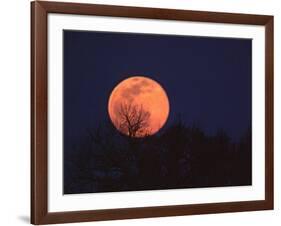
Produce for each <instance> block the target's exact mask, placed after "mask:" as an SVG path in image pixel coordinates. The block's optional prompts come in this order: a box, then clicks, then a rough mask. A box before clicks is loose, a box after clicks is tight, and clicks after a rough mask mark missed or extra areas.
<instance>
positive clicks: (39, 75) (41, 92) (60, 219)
mask: <svg viewBox="0 0 281 226" xmlns="http://www.w3.org/2000/svg"><path fill="white" fill-rule="evenodd" d="M48 13H63V14H80V15H98V16H115V17H130V18H148V19H163V20H178V21H199V22H213V23H229V24H249V25H262V26H265V92H266V93H265V94H266V96H265V108H266V110H265V129H266V133H265V200H257V201H243V202H227V203H210V204H192V205H176V206H161V207H141V208H125V209H108V210H90V211H71V212H56V213H53V212H51V213H50V212H48V186H47V185H48V180H47V178H48V174H47V172H48V171H47V165H48V164H47V156H48V142H47V140H48V135H47V134H48V133H47V131H48V126H47V124H48V115H47V114H48V94H47V90H48V88H47V86H48V83H47V78H48V73H47V64H48V62H47V48H48V47H47V24H48V21H47V15H48ZM31 131H32V132H31V223H32V224H52V223H66V222H83V221H98V220H114V219H129V218H144V217H161V216H179V215H190V214H207V213H222V212H236V211H253V210H269V209H273V16H265V15H247V14H232V13H216V12H202V11H188V10H172V9H156V8H139V7H123V6H109V5H92V4H77V3H61V2H45V1H44V2H43V1H42V2H41V1H35V2H32V3H31Z"/></svg>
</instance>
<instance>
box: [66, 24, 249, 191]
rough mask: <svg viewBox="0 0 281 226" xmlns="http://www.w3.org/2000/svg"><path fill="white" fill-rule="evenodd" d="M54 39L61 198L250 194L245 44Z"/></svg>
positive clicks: (111, 35)
mask: <svg viewBox="0 0 281 226" xmlns="http://www.w3.org/2000/svg"><path fill="white" fill-rule="evenodd" d="M62 38H63V91H62V92H63V193H64V194H65V195H68V194H81V193H100V192H124V191H145V190H165V189H188V188H209V187H226V186H251V185H252V39H250V38H249V39H248V38H227V37H225V38H224V37H208V36H191V35H190V36H188V35H173V34H149V33H126V32H109V31H91V30H89V31H85V30H83V31H82V30H68V29H65V30H63V37H62Z"/></svg>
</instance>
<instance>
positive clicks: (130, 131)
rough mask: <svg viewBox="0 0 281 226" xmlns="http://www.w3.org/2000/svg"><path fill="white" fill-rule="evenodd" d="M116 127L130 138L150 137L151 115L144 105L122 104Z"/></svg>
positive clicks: (118, 112)
mask: <svg viewBox="0 0 281 226" xmlns="http://www.w3.org/2000/svg"><path fill="white" fill-rule="evenodd" d="M116 118H117V119H116V122H115V125H117V126H118V128H119V130H120V131H121V132H122V133H124V134H126V135H128V136H129V137H143V136H146V135H149V132H150V129H149V119H150V113H149V112H148V111H146V110H144V109H143V106H142V105H133V104H132V103H121V104H120V107H119V109H118V111H117V117H116Z"/></svg>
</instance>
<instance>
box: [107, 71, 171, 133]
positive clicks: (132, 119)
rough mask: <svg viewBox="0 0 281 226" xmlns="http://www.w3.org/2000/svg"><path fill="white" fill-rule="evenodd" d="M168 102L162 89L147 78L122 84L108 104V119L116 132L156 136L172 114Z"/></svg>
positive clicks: (139, 78) (132, 78)
mask: <svg viewBox="0 0 281 226" xmlns="http://www.w3.org/2000/svg"><path fill="white" fill-rule="evenodd" d="M169 110H170V107H169V99H168V96H167V94H166V92H165V90H164V89H163V88H162V86H161V85H160V84H159V83H158V82H156V81H154V80H152V79H150V78H147V77H144V76H133V77H130V78H127V79H125V80H123V81H122V82H120V83H119V84H118V85H117V86H116V87H115V88H114V89H113V91H112V92H111V94H110V97H109V101H108V113H109V117H110V119H111V121H112V123H113V125H114V126H115V128H116V129H117V130H119V131H120V132H121V133H123V134H125V135H127V136H130V137H144V136H149V135H153V134H155V133H157V132H158V131H159V130H160V129H161V128H162V127H163V126H164V124H165V123H166V121H167V118H168V115H169Z"/></svg>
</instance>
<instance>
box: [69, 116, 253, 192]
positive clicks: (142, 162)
mask: <svg viewBox="0 0 281 226" xmlns="http://www.w3.org/2000/svg"><path fill="white" fill-rule="evenodd" d="M251 149H252V148H251V130H250V129H248V130H247V131H245V134H244V136H243V137H242V138H241V140H240V141H239V142H235V143H234V142H231V139H230V138H229V137H228V135H227V133H226V132H224V131H223V130H219V131H218V132H217V134H216V135H215V136H207V135H206V134H205V133H204V132H203V131H202V130H201V129H200V128H198V127H195V126H192V127H188V126H186V125H185V124H184V123H183V122H182V121H181V120H178V121H177V122H175V123H174V124H173V125H172V126H170V127H169V128H166V129H163V131H162V132H161V133H160V134H158V135H154V136H147V137H144V138H130V137H128V136H126V135H122V134H121V133H119V132H118V131H117V130H116V129H115V128H114V127H113V125H112V124H111V123H110V122H108V123H104V124H102V125H100V126H99V127H98V128H97V129H95V130H89V131H88V134H87V136H85V137H84V140H81V141H79V142H78V143H77V144H75V145H73V147H72V148H71V150H65V152H64V193H65V194H72V193H91V192H109V191H130V190H152V189H172V188H192V187H214V186H238V185H251V183H252V176H251V175H252V163H251V159H252V156H251V153H252V151H251Z"/></svg>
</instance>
